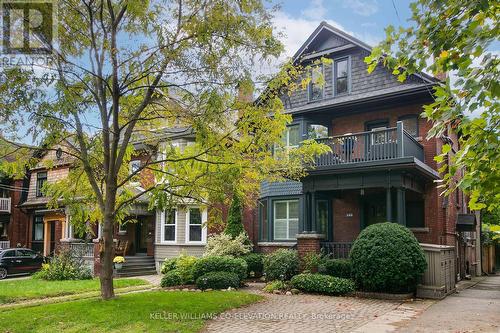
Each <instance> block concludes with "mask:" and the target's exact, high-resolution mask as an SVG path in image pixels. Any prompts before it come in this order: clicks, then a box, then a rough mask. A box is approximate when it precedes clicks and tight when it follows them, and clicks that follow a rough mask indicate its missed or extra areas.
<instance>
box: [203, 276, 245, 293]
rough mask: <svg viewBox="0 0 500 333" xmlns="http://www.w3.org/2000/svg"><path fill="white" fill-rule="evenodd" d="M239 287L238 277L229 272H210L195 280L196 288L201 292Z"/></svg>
mask: <svg viewBox="0 0 500 333" xmlns="http://www.w3.org/2000/svg"><path fill="white" fill-rule="evenodd" d="M239 285H240V279H239V276H238V275H237V274H235V273H231V272H210V273H207V274H204V275H202V276H200V277H199V278H197V279H196V286H197V287H198V288H199V289H203V290H205V289H209V288H211V289H227V288H229V287H232V288H238V287H239Z"/></svg>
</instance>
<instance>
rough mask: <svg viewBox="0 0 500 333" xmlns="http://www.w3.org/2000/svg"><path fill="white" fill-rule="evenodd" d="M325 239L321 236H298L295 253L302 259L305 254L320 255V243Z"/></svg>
mask: <svg viewBox="0 0 500 333" xmlns="http://www.w3.org/2000/svg"><path fill="white" fill-rule="evenodd" d="M324 238H325V235H323V234H298V235H297V252H298V253H299V258H301V259H302V258H303V257H304V256H305V255H306V254H307V253H320V251H321V246H320V242H321V240H322V239H324Z"/></svg>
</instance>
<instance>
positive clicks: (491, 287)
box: [399, 275, 500, 333]
mask: <svg viewBox="0 0 500 333" xmlns="http://www.w3.org/2000/svg"><path fill="white" fill-rule="evenodd" d="M399 331H400V332H430V331H432V332H434V333H438V332H500V275H493V276H489V277H487V278H485V279H483V280H481V281H480V282H479V283H477V284H476V285H474V286H472V287H470V288H469V289H465V290H462V291H461V292H459V293H456V294H453V295H451V296H448V297H446V298H445V299H444V300H442V301H440V302H437V303H435V304H434V305H432V306H430V307H429V308H427V310H426V311H424V312H423V313H422V314H421V315H420V316H418V317H417V318H416V319H415V320H411V321H410V322H408V323H407V324H406V325H405V326H403V327H401V329H400V330H399Z"/></svg>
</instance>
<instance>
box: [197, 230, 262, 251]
mask: <svg viewBox="0 0 500 333" xmlns="http://www.w3.org/2000/svg"><path fill="white" fill-rule="evenodd" d="M252 248H253V245H252V242H250V240H249V239H248V236H247V234H246V233H244V232H242V233H241V234H239V235H238V236H236V237H234V238H233V237H232V236H231V235H228V234H225V233H221V234H217V235H211V236H210V237H208V240H207V246H206V248H205V254H204V256H205V257H211V256H231V257H240V256H243V255H245V254H247V253H250V252H251V251H252Z"/></svg>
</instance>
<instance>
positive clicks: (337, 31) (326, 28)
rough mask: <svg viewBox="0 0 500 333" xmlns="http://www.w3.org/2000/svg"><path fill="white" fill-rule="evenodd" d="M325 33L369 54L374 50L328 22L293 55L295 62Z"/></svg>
mask: <svg viewBox="0 0 500 333" xmlns="http://www.w3.org/2000/svg"><path fill="white" fill-rule="evenodd" d="M323 31H329V32H331V33H332V34H334V35H336V36H338V37H341V38H343V39H345V40H346V41H348V42H350V43H352V44H354V45H356V46H359V47H361V48H362V49H365V50H366V51H368V52H371V50H372V48H371V46H370V45H368V44H366V43H365V42H363V41H361V40H359V39H357V38H356V37H354V36H351V35H349V34H348V33H345V32H344V31H342V30H340V29H337V28H335V27H334V26H333V25H331V24H329V23H327V22H326V21H322V22H321V23H320V24H319V26H318V27H317V28H316V29H315V30H314V32H313V33H312V34H311V35H310V36H309V38H307V40H306V41H305V42H304V44H302V46H301V47H300V48H299V49H298V51H297V52H296V53H295V54H294V55H293V60H294V61H295V60H297V59H298V58H299V57H300V56H301V55H302V54H303V53H304V52H306V51H308V47H309V45H310V44H311V43H312V42H314V41H315V40H316V39H317V38H318V36H319V34H320V33H321V32H323Z"/></svg>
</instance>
